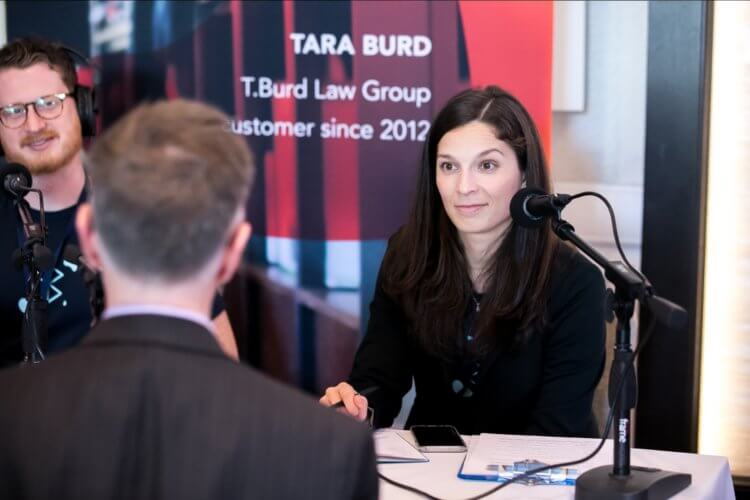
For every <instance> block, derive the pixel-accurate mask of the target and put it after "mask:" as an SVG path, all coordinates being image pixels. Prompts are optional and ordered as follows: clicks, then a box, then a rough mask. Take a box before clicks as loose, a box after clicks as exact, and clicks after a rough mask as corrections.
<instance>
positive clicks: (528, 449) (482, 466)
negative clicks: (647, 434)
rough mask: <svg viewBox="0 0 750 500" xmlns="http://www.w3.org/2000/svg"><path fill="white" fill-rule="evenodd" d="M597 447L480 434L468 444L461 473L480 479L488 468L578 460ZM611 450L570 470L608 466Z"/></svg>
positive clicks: (578, 442)
mask: <svg viewBox="0 0 750 500" xmlns="http://www.w3.org/2000/svg"><path fill="white" fill-rule="evenodd" d="M598 443H599V440H598V439H580V438H573V439H570V440H561V439H560V438H545V437H542V436H512V435H508V434H480V435H479V436H478V437H476V438H474V439H472V440H471V442H470V444H469V450H468V452H467V454H466V460H465V461H464V464H463V467H462V469H461V471H462V473H464V474H468V475H483V474H487V473H488V468H487V466H488V465H511V464H513V463H514V462H520V461H522V460H527V459H528V460H536V461H538V462H542V463H545V464H554V463H559V462H568V461H572V460H578V459H581V458H583V457H585V456H586V455H588V454H589V453H591V452H592V451H594V449H595V448H596V446H597V444H598ZM611 449H612V448H611V446H605V447H604V449H603V450H601V451H600V452H599V453H598V454H597V455H596V456H595V457H594V458H592V459H591V460H589V461H587V462H584V463H583V464H579V465H574V466H572V468H574V469H577V470H581V469H584V468H585V469H590V468H592V467H596V466H598V465H604V464H607V463H609V462H610V461H611V459H612V457H611V456H610V455H611ZM605 450H610V452H609V453H606V452H605Z"/></svg>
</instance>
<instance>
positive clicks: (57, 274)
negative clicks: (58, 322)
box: [18, 260, 78, 314]
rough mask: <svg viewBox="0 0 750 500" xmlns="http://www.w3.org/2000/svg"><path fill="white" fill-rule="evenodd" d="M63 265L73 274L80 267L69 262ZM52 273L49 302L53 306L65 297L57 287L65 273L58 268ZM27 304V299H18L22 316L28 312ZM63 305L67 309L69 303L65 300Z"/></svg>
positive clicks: (48, 291) (64, 262)
mask: <svg viewBox="0 0 750 500" xmlns="http://www.w3.org/2000/svg"><path fill="white" fill-rule="evenodd" d="M62 265H63V266H64V267H67V268H69V269H70V270H72V271H73V272H76V271H78V266H77V265H76V264H73V263H72V262H68V261H67V260H63V261H62ZM52 271H53V276H52V280H51V281H50V283H49V290H47V302H48V303H50V304H52V303H53V302H55V301H56V300H58V299H59V298H60V297H62V296H63V292H62V290H60V289H59V288H57V287H56V286H55V283H57V282H58V281H60V280H61V279H63V278H64V277H65V273H64V272H62V271H61V270H60V269H58V268H55V269H53V270H52ZM42 279H44V278H42ZM27 304H28V300H26V297H21V298H20V299H18V310H19V311H21V314H23V313H25V312H26V305H27ZM61 304H62V306H63V307H67V305H68V301H67V300H63V301H62V303H61Z"/></svg>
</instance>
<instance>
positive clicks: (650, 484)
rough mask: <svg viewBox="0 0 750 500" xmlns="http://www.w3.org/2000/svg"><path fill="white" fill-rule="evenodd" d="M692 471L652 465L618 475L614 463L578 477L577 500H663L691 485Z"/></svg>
mask: <svg viewBox="0 0 750 500" xmlns="http://www.w3.org/2000/svg"><path fill="white" fill-rule="evenodd" d="M690 481H691V476H690V474H682V473H679V472H670V471H665V470H660V469H651V468H648V467H630V475H628V476H615V475H614V474H612V466H611V465H603V466H601V467H596V468H594V469H591V470H589V471H586V472H585V473H583V474H581V475H580V476H579V477H578V479H576V496H575V499H576V500H594V499H602V498H606V499H608V500H609V499H611V500H659V499H662V498H669V497H671V496H673V495H675V494H677V493H678V492H680V491H682V490H684V489H685V488H687V487H688V486H690Z"/></svg>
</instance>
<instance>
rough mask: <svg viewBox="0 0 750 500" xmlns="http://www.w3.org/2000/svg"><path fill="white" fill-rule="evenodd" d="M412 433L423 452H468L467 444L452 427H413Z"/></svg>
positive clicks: (418, 447)
mask: <svg viewBox="0 0 750 500" xmlns="http://www.w3.org/2000/svg"><path fill="white" fill-rule="evenodd" d="M411 433H412V435H413V436H414V440H415V441H416V442H417V449H418V450H419V451H421V452H425V453H435V452H458V453H460V452H464V451H466V443H464V440H463V438H461V434H459V433H458V431H457V430H456V428H455V427H453V426H452V425H412V426H411Z"/></svg>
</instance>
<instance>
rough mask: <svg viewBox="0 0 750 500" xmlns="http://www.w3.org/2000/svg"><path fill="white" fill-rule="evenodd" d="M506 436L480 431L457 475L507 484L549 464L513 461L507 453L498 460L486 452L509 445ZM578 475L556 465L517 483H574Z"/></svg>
mask: <svg viewBox="0 0 750 500" xmlns="http://www.w3.org/2000/svg"><path fill="white" fill-rule="evenodd" d="M514 437H515V436H514ZM504 438H505V436H502V435H497V434H494V435H493V434H480V435H479V436H477V437H476V438H475V439H472V440H471V442H470V444H469V449H468V451H467V452H466V456H465V457H464V461H463V462H462V464H461V468H460V469H459V471H458V477H459V478H460V479H466V480H470V481H492V482H499V483H504V482H506V481H508V480H510V479H512V478H514V477H516V476H520V475H522V474H524V473H526V472H527V471H529V470H533V469H536V468H539V467H543V466H545V465H546V463H543V462H540V461H537V460H528V459H524V460H515V461H513V460H512V459H510V458H508V457H507V456H506V457H505V458H504V459H502V460H498V457H496V456H493V455H492V454H490V453H487V451H488V449H489V448H492V447H496V446H503V444H506V445H507V443H503V440H504ZM503 455H505V454H503ZM503 462H504V463H503ZM550 463H556V462H550ZM577 477H578V471H577V470H576V469H568V468H553V469H550V470H547V471H542V472H540V473H539V474H534V475H532V476H529V477H527V478H524V479H523V480H520V481H518V484H526V485H558V486H572V485H574V484H575V480H576V478H577Z"/></svg>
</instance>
